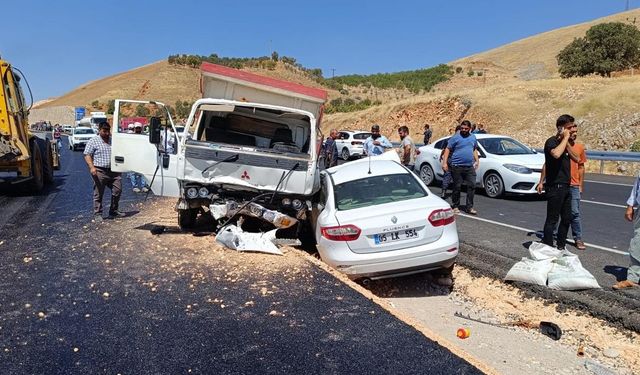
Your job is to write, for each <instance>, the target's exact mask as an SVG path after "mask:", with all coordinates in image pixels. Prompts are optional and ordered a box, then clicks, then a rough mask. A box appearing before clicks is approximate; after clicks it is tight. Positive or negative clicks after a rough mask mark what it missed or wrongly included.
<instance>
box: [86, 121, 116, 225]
mask: <svg viewBox="0 0 640 375" xmlns="http://www.w3.org/2000/svg"><path fill="white" fill-rule="evenodd" d="M84 160H85V161H86V163H87V165H88V166H89V172H91V178H92V179H93V214H94V215H95V220H96V222H100V221H102V196H103V195H104V188H105V187H108V188H109V189H111V206H110V207H109V216H118V217H122V216H125V214H124V213H122V212H120V211H119V210H118V203H119V202H120V193H122V179H121V176H120V173H118V172H112V171H111V127H110V125H109V123H108V122H101V123H100V125H98V135H97V136H95V137H93V138H91V139H90V140H89V142H87V146H86V147H85V149H84Z"/></svg>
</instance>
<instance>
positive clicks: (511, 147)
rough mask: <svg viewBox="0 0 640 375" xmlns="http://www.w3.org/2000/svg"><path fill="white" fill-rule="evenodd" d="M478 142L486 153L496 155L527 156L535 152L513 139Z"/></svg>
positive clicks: (488, 139) (480, 140) (484, 139)
mask: <svg viewBox="0 0 640 375" xmlns="http://www.w3.org/2000/svg"><path fill="white" fill-rule="evenodd" d="M478 142H479V143H480V144H481V145H482V147H483V148H484V149H485V151H486V152H488V153H490V154H494V155H527V154H534V153H535V152H533V150H531V149H530V148H529V147H527V146H525V145H523V144H522V143H520V142H518V141H516V140H515V139H513V138H483V139H479V140H478Z"/></svg>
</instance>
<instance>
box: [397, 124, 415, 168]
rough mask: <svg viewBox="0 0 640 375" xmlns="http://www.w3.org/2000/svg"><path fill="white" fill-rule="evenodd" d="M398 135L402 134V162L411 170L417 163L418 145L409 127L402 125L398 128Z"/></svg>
mask: <svg viewBox="0 0 640 375" xmlns="http://www.w3.org/2000/svg"><path fill="white" fill-rule="evenodd" d="M398 135H400V140H401V141H402V142H401V143H400V150H399V151H400V153H399V154H400V162H401V163H402V165H404V166H405V167H407V168H409V170H411V171H413V167H414V166H415V164H416V145H415V143H413V139H411V137H410V136H409V128H408V127H406V126H404V125H403V126H401V127H399V128H398Z"/></svg>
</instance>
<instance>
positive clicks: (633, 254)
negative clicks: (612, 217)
mask: <svg viewBox="0 0 640 375" xmlns="http://www.w3.org/2000/svg"><path fill="white" fill-rule="evenodd" d="M638 206H640V176H638V178H637V179H636V182H635V184H633V189H631V194H630V195H629V199H627V211H626V212H625V214H624V218H625V219H627V221H630V222H632V223H633V238H632V239H631V242H630V243H629V268H628V269H627V279H626V280H622V281H619V282H617V283H616V284H615V285H613V289H626V288H631V287H634V286H638V283H639V282H640V215H638V212H637V211H636V212H634V208H638Z"/></svg>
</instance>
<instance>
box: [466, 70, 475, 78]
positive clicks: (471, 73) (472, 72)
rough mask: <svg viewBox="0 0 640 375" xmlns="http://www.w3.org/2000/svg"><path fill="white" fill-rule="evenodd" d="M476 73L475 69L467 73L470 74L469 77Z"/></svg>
mask: <svg viewBox="0 0 640 375" xmlns="http://www.w3.org/2000/svg"><path fill="white" fill-rule="evenodd" d="M474 74H475V72H474V71H473V70H469V71H468V72H467V75H468V76H469V77H473V75H474Z"/></svg>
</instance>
